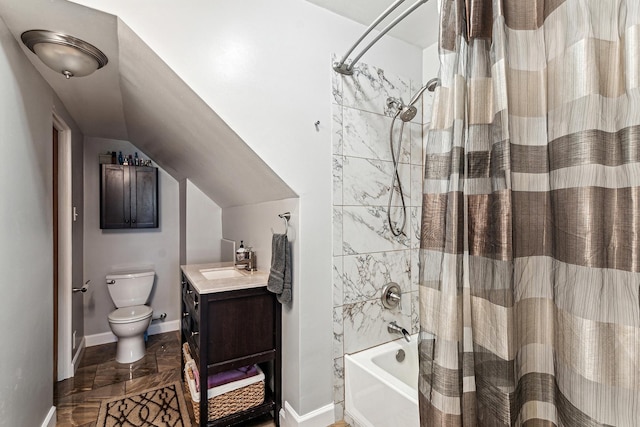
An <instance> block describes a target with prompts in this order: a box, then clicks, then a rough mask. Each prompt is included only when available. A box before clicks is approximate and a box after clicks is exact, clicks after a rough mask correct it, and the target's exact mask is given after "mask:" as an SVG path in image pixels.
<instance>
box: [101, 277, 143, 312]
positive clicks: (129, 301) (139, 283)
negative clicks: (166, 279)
mask: <svg viewBox="0 0 640 427" xmlns="http://www.w3.org/2000/svg"><path fill="white" fill-rule="evenodd" d="M154 277H155V272H154V271H131V272H119V273H112V274H107V289H109V295H111V299H112V300H113V303H114V304H115V305H116V307H117V308H121V307H131V306H134V305H143V304H145V303H146V302H147V300H148V299H149V296H150V295H151V289H152V288H153V279H154Z"/></svg>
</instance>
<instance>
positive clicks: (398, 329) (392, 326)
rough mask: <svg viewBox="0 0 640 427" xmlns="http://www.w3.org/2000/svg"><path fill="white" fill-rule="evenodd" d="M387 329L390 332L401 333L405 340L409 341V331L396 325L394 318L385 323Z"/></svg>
mask: <svg viewBox="0 0 640 427" xmlns="http://www.w3.org/2000/svg"><path fill="white" fill-rule="evenodd" d="M387 331H389V333H390V334H402V336H403V337H404V339H405V340H406V341H407V342H411V336H410V335H409V331H407V330H406V329H405V328H403V327H402V326H400V325H398V324H397V323H396V321H395V320H394V321H393V322H391V323H389V324H388V325H387Z"/></svg>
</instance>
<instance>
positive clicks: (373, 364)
mask: <svg viewBox="0 0 640 427" xmlns="http://www.w3.org/2000/svg"><path fill="white" fill-rule="evenodd" d="M400 349H402V350H404V352H405V359H404V361H403V362H398V361H397V360H396V353H397V352H398V350H400ZM344 371H345V412H346V413H347V415H348V416H350V417H351V418H352V419H353V420H354V421H355V422H356V423H357V424H358V425H360V426H362V427H395V426H397V427H419V426H420V418H419V415H418V335H412V336H411V342H409V343H407V342H406V341H404V340H402V339H401V340H396V341H392V342H390V343H387V344H383V345H380V346H377V347H373V348H370V349H368V350H364V351H361V352H358V353H355V354H351V355H349V354H347V355H345V357H344Z"/></svg>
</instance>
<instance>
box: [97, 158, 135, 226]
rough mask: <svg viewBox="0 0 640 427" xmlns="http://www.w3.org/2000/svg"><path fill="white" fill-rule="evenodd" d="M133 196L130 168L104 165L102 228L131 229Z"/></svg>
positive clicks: (101, 203) (101, 210)
mask: <svg viewBox="0 0 640 427" xmlns="http://www.w3.org/2000/svg"><path fill="white" fill-rule="evenodd" d="M130 224H131V194H130V187H129V168H128V167H126V166H121V165H109V164H106V165H102V173H101V174H100V228H103V229H105V228H107V229H108V228H129V227H130Z"/></svg>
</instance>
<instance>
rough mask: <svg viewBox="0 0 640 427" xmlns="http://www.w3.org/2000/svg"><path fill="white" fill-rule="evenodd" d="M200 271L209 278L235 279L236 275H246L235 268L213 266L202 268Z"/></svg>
mask: <svg viewBox="0 0 640 427" xmlns="http://www.w3.org/2000/svg"><path fill="white" fill-rule="evenodd" d="M200 273H201V274H202V275H203V276H204V278H205V279H207V280H215V279H233V278H234V277H244V274H242V273H240V272H239V271H238V270H236V269H235V268H233V267H231V268H212V269H209V270H200Z"/></svg>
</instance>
